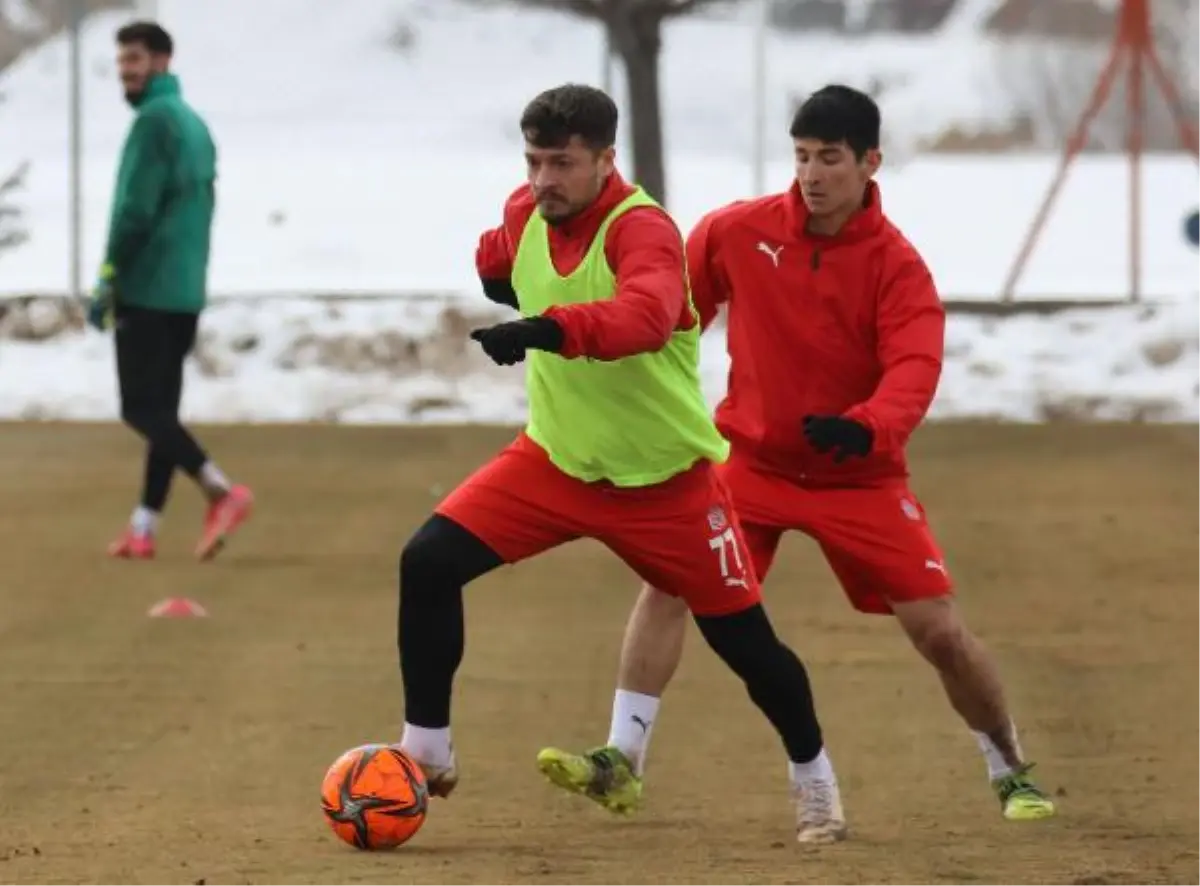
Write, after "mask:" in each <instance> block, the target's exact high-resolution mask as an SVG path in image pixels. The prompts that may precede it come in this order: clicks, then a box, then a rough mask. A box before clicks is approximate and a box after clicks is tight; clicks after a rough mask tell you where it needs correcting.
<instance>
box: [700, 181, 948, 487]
mask: <svg viewBox="0 0 1200 886" xmlns="http://www.w3.org/2000/svg"><path fill="white" fill-rule="evenodd" d="M807 220H808V210H807V208H806V207H805V205H804V200H803V199H802V198H801V196H800V192H799V189H798V188H797V187H796V186H795V185H793V187H792V188H791V190H789V191H786V192H784V193H782V194H774V195H771V196H767V197H763V198H761V199H757V200H747V201H740V202H737V203H733V204H731V205H729V206H726V207H723V208H721V209H718V210H716V211H715V212H713V213H710V214H709V215H707V216H705V217H704V218H703V219H701V220H700V222H699V224H698V225H697V226H696V228H695V230H693V231H692V233H691V235H690V236H689V238H688V243H687V258H688V269H689V272H690V274H691V285H692V298H693V300H694V301H695V304H696V308H697V311H698V312H699V314H700V318H701V323H702V324H703V325H704V326H705V327H707V326H708V324H709V323H711V322H712V320H713V318H714V317H715V316H716V314H717V310H718V308H719V306H720V305H722V304H725V305H727V325H728V344H727V347H728V351H729V357H730V372H729V384H728V392H727V394H726V396H725V399H724V400H723V401H722V402H721V404H720V405H719V406H718V407H717V424H718V426H719V427H720V429H721V431H722V433H724V434H725V436H726V437H727V438H728V439H729V440H730V442H732V443H733V446H734V452H735V454H738V453H741V454H743V455H745V456H747V457H749V458H750V459H751V461H752V462H755V463H757V464H758V465H759V466H760V467H761V468H763V469H765V470H768V471H770V472H772V473H777V474H781V475H783V476H786V477H788V478H790V479H792V480H794V481H796V482H798V483H801V484H805V485H813V486H826V485H873V484H877V483H880V482H886V481H888V480H890V479H895V478H900V477H905V476H907V474H908V465H907V460H906V458H905V452H904V449H905V445H906V443H907V441H908V438H909V435H910V434H912V432H913V431H914V430H915V429H916V427H917V426H918V425H919V424H920V423H921V421H922V420H923V418H924V417H925V413H926V412H927V411H928V409H929V405H930V403H931V402H932V401H933V397H934V393H935V392H936V390H937V384H938V380H939V378H940V376H941V368H942V352H943V335H944V331H945V319H946V318H945V311H944V309H943V307H942V303H941V299H940V298H939V297H938V293H937V290H936V288H935V286H934V283H933V278H932V276H931V275H930V273H929V269H928V268H927V267H926V265H925V262H924V261H923V260H922V258H921V256H920V254H919V253H918V252H917V250H916V248H915V247H913V246H912V244H911V243H909V242H908V240H907V239H905V237H904V235H903V234H901V233H900V231H899V230H898V229H897V228H896V227H895V226H894V225H892V223H891V222H890V221H888V219H887V218H886V217H885V216H884V214H883V208H882V205H881V199H880V194H879V190H878V187H877V186H876V185H875V184H874V183H872V184H871V185H870V186H869V189H868V192H867V197H866V201H865V203H864V208H863V209H862V210H861V211H860V212H858V213H857V214H855V215H854V216H853V217H852V218H851V220H850V221H849V222H848V223H847V224H846V225H845V227H843V229H842V230H841V231H840V232H839V233H838V234H837V235H835V236H832V237H821V236H815V235H812V234H809V233H807V232H806V231H805V223H806V222H807ZM810 414H812V415H844V416H846V417H847V418H852V419H856V420H858V421H861V422H862V423H864V424H866V425H868V426H869V427H870V428H871V429H872V431H874V434H875V444H874V450H873V451H872V453H871V454H870V455H869V456H867V457H866V458H850V459H848V460H846V461H844V462H843V463H842V464H840V465H838V464H834V462H833V458H832V456H830V455H822V454H820V453H818V452H816V451H815V450H813V449H812V448H811V447H810V446H809V444H808V443H807V441H806V440H805V438H804V435H803V433H802V424H803V417H804V416H805V415H810Z"/></svg>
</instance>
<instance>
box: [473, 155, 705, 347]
mask: <svg viewBox="0 0 1200 886" xmlns="http://www.w3.org/2000/svg"><path fill="white" fill-rule="evenodd" d="M631 193H633V186H632V185H630V184H629V183H628V182H626V181H625V180H624V179H623V178H622V177H621V176H620V175H619V174H618V173H616V172H614V173H613V174H612V175H611V176H610V177H609V179H608V181H607V182H606V183H605V185H604V189H603V190H602V191H601V192H600V196H599V197H597V199H596V201H595V202H594V203H593V204H592V205H591V206H589V207H588V208H587V209H585V210H584V211H583V212H582V213H580V214H579V215H577V216H575V217H574V218H572V219H570V220H569V221H567V222H565V223H563V224H560V225H553V226H551V227H550V257H551V259H552V260H553V262H554V267H555V268H556V269H557V270H558V272H559V273H560V274H563V275H566V274H569V273H571V271H573V270H574V269H575V268H577V267H578V266H579V263H580V262H582V261H583V258H584V256H585V255H586V254H587V251H588V248H589V247H590V246H591V244H592V241H593V240H594V239H595V237H596V234H597V233H598V232H599V230H600V225H601V223H603V221H604V219H605V217H606V216H607V215H608V214H609V213H610V212H611V211H612V210H613V209H614V208H615V207H616V206H617V205H618V204H619V203H620V202H621V201H622V200H624V199H625V198H626V197H628V196H629V195H630V194H631ZM536 209H537V203H536V201H535V200H534V198H533V193H532V192H531V191H530V188H529V185H522V186H521V187H519V188H517V190H516V191H514V192H513V193H512V195H511V196H510V197H509V198H508V201H507V202H506V203H505V204H504V221H503V223H502V224H501V225H500V226H499V227H497V228H493V229H492V230H489V231H485V232H484V233H483V235H482V236H481V237H480V238H479V248H478V249H477V250H476V253H475V266H476V268H477V270H478V271H479V276H480V277H481V278H482V279H484V280H508V279H510V278H511V275H512V267H513V259H514V258H515V256H516V254H517V245H518V244H519V243H520V242H521V234H522V232H523V231H524V230H525V224H526V222H528V221H529V217H530V216H531V215H532V214H533V212H534V211H535V210H536ZM604 254H605V257H606V258H607V259H608V266H609V268H611V269H612V271H613V274H614V275H615V276H616V278H617V291H616V293H615V294H614V296H613V298H611V299H609V300H607V301H600V302H592V303H589V304H578V305H560V306H557V307H553V308H550V309H549V310H548V311H546V313H545V316H547V317H552V318H553V319H554V320H555V321H557V322H558V324H559V325H560V326H561V327H562V330H563V334H564V337H565V344H564V346H563V348H562V350H561V351H560V353H561V354H562V356H564V357H567V358H568V359H570V358H575V357H590V358H592V359H594V360H619V359H621V358H623V357H631V356H633V355H635V354H644V353H650V352H653V351H657V350H660V349H661V348H663V347H665V346H666V344H667V341H668V340H669V339H670V338H671V334H672V333H673V332H674V331H675V330H677V329H689V328H691V326H693V325H694V324H695V318H694V316H693V315H692V312H691V310H690V309H689V308H688V301H687V289H686V274H685V271H684V246H683V237H682V236H681V235H680V232H679V229H678V228H677V227H676V226H675V223H674V222H673V221H671V219H670V217H669V216H668V215H667V214H666V213H665V212H663V211H662V210H660V209H658V208H656V207H638V208H636V209H631V210H629V211H628V212H626V213H625V214H623V215H622V216H621V217H620V218H618V219H617V220H616V221H615V222H613V223H612V224H611V225H609V228H608V233H607V235H606V236H605V240H604Z"/></svg>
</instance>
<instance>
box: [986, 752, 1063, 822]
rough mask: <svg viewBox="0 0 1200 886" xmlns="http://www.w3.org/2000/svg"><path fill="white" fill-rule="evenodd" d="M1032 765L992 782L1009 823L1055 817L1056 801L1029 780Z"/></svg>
mask: <svg viewBox="0 0 1200 886" xmlns="http://www.w3.org/2000/svg"><path fill="white" fill-rule="evenodd" d="M1032 768H1033V764H1032V763H1026V764H1025V765H1024V766H1022V767H1021V768H1020V769H1017V770H1016V771H1014V772H1012V773H1010V774H1008V775H1005V776H1003V777H1001V778H997V779H996V780H995V781H993V782H992V787H993V788H994V789H995V791H996V796H997V797H999V798H1000V808H1001V810H1003V812H1004V817H1005V818H1007V819H1008V820H1009V821H1037V820H1038V819H1041V818H1050V817H1051V816H1053V815H1054V801H1053V800H1051V799H1050V797H1049V796H1047V795H1046V794H1045V793H1044V792H1043V791H1042V790H1041V789H1040V788H1039V787H1038V786H1037V785H1035V784H1034V783H1033V780H1032V779H1030V778H1029V770H1030V769H1032Z"/></svg>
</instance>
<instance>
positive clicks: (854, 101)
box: [789, 83, 880, 160]
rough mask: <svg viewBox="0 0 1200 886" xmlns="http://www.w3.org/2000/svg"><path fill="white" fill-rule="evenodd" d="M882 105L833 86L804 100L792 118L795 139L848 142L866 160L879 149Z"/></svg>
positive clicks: (867, 96)
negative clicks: (867, 154)
mask: <svg viewBox="0 0 1200 886" xmlns="http://www.w3.org/2000/svg"><path fill="white" fill-rule="evenodd" d="M879 126H880V117H879V105H877V104H875V100H874V99H873V98H871V96H869V95H867V94H866V93H865V92H860V91H859V90H857V89H853V88H851V87H849V86H842V85H840V84H836V83H834V84H831V85H829V86H825V87H822V88H821V89H818V90H817V91H816V92H814V93H813V94H812V95H810V96H809V97H808V98H806V99H805V100H804V103H803V104H802V105H800V107H799V108H798V109H797V111H796V116H795V117H793V118H792V128H791V130H789V131H790V132H791V135H792V138H815V139H818V140H820V141H823V142H831V143H835V144H836V143H837V142H842V141H844V142H845V143H846V144H847V145H849V146H850V150H852V151H853V152H854V156H855V157H857V158H858V159H860V160H861V159H862V157H863V155H864V154H866V152H867V151H869V150H871V149H873V148H878V147H879Z"/></svg>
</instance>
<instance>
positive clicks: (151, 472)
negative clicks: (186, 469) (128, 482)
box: [142, 446, 175, 514]
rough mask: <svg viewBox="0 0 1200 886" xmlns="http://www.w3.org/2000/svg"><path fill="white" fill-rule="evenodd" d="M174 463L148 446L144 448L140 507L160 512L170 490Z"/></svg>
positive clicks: (173, 474)
mask: <svg viewBox="0 0 1200 886" xmlns="http://www.w3.org/2000/svg"><path fill="white" fill-rule="evenodd" d="M174 476H175V463H174V462H172V461H171V460H170V459H169V458H167V457H166V456H164V455H163V454H162V453H161V452H159V451H158V450H157V449H155V448H154V447H153V446H150V447H148V448H147V450H146V470H145V474H144V475H143V479H142V507H144V508H147V509H149V510H151V511H154V512H155V513H156V514H159V513H162V509H163V508H164V507H165V506H166V504H167V496H168V495H169V494H170V492H171V480H172V478H173V477H174Z"/></svg>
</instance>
